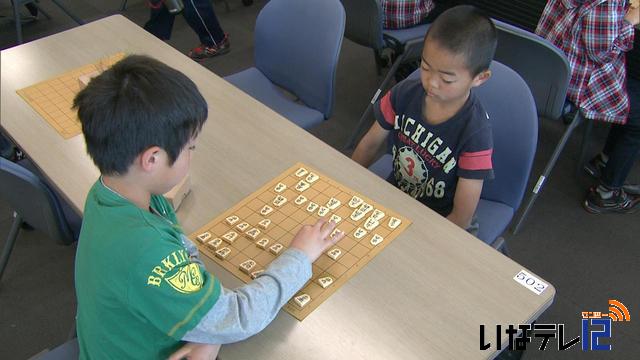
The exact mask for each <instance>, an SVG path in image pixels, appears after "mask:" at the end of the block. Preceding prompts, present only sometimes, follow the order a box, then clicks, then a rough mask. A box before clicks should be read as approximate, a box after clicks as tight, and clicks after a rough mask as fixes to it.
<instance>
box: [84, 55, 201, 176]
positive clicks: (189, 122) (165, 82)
mask: <svg viewBox="0 0 640 360" xmlns="http://www.w3.org/2000/svg"><path fill="white" fill-rule="evenodd" d="M73 107H74V108H77V109H78V118H80V122H81V124H82V132H83V134H84V137H85V141H86V142H87V152H88V153H89V155H90V156H91V158H92V159H93V162H94V163H95V164H96V166H97V167H98V169H100V172H101V173H102V174H105V175H123V174H125V173H126V172H127V170H128V169H129V166H130V165H131V164H132V163H133V161H134V159H135V158H136V156H138V155H139V154H141V153H142V152H143V151H144V150H146V149H148V148H150V147H152V146H159V147H160V148H162V149H164V150H165V151H166V152H167V154H168V156H169V160H170V165H173V163H174V161H175V160H176V159H177V157H178V155H180V152H181V151H182V149H183V148H184V147H185V145H186V144H187V143H188V142H189V141H190V140H191V139H192V138H193V137H195V136H196V135H197V134H198V133H199V132H200V130H201V129H202V125H203V124H204V122H205V121H206V119H207V112H208V109H207V102H206V101H205V99H204V98H203V97H202V95H201V94H200V92H199V91H198V88H197V87H196V85H195V84H194V83H193V81H191V80H190V79H189V78H188V77H187V76H185V75H184V74H182V73H181V72H179V71H177V70H175V69H173V68H171V67H169V66H167V65H165V64H163V63H161V62H160V61H158V60H155V59H153V58H151V57H148V56H143V55H130V56H127V57H126V58H124V59H122V60H121V61H119V62H118V63H116V64H115V65H113V67H111V68H110V69H108V70H106V71H105V72H103V73H102V74H101V75H99V76H97V77H95V78H94V79H93V80H91V82H89V84H88V85H87V87H86V88H84V89H83V90H82V91H80V92H79V93H78V95H77V96H76V97H75V99H74V100H73Z"/></svg>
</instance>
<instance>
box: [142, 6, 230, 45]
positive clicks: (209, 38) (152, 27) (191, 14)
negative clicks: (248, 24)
mask: <svg viewBox="0 0 640 360" xmlns="http://www.w3.org/2000/svg"><path fill="white" fill-rule="evenodd" d="M183 3H184V10H182V15H183V16H184V18H185V20H187V23H188V24H189V26H190V27H191V28H192V29H193V31H195V32H196V34H198V37H199V38H200V43H201V44H204V45H206V46H214V45H217V44H218V43H219V42H221V41H222V40H223V39H224V31H222V28H221V27H220V23H219V22H218V18H217V17H216V13H215V12H214V11H213V6H212V5H211V0H183ZM174 20H175V15H171V14H170V13H169V11H168V10H167V8H166V7H165V6H164V4H162V6H161V7H160V8H158V9H154V8H151V16H150V17H149V21H147V23H146V24H144V29H145V30H147V31H148V32H150V33H152V34H153V35H155V36H156V37H158V38H160V39H161V40H169V39H170V38H171V30H172V29H173V22H174Z"/></svg>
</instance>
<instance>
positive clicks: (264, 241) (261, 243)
mask: <svg viewBox="0 0 640 360" xmlns="http://www.w3.org/2000/svg"><path fill="white" fill-rule="evenodd" d="M267 245H269V239H267V238H262V239H260V240H258V241H256V246H257V247H259V248H260V249H266V248H267Z"/></svg>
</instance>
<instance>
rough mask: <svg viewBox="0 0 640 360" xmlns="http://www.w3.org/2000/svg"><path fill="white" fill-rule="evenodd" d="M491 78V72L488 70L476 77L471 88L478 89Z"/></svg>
mask: <svg viewBox="0 0 640 360" xmlns="http://www.w3.org/2000/svg"><path fill="white" fill-rule="evenodd" d="M490 77H491V70H489V69H487V70H484V71H482V72H481V73H480V74H478V75H476V76H475V77H474V78H473V81H472V82H471V87H476V86H480V85H482V84H484V82H485V81H487V80H489V78H490Z"/></svg>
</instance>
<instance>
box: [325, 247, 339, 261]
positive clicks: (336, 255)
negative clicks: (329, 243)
mask: <svg viewBox="0 0 640 360" xmlns="http://www.w3.org/2000/svg"><path fill="white" fill-rule="evenodd" d="M341 255H342V250H340V249H338V248H334V249H331V250H329V252H327V256H329V257H330V258H332V259H333V260H338V258H339V257H340V256H341Z"/></svg>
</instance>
